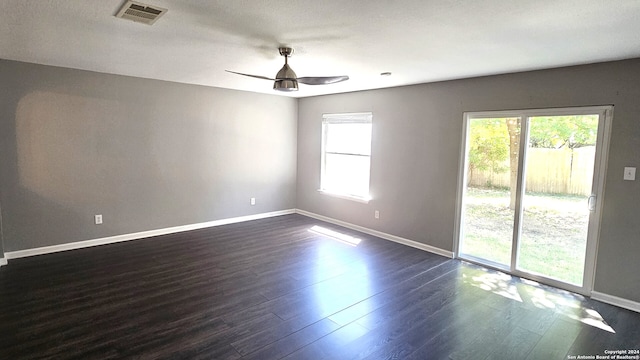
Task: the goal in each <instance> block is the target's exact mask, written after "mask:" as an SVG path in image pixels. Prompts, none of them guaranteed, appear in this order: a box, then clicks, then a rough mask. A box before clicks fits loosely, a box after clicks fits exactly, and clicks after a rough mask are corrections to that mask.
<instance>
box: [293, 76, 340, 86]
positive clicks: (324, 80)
mask: <svg viewBox="0 0 640 360" xmlns="http://www.w3.org/2000/svg"><path fill="white" fill-rule="evenodd" d="M297 80H298V82H299V83H302V84H306V85H329V84H335V83H339V82H342V81H347V80H349V77H348V76H346V75H344V76H324V77H322V76H320V77H313V76H308V77H299V78H298V79H297Z"/></svg>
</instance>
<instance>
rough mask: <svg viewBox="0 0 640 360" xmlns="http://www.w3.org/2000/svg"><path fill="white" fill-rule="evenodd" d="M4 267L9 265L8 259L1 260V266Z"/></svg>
mask: <svg viewBox="0 0 640 360" xmlns="http://www.w3.org/2000/svg"><path fill="white" fill-rule="evenodd" d="M2 265H7V259H5V258H0V266H2Z"/></svg>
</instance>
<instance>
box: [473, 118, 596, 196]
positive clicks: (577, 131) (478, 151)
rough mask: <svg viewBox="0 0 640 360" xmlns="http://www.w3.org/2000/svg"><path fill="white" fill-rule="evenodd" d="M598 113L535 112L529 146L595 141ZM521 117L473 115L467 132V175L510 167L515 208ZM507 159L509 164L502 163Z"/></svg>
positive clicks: (530, 130) (566, 144)
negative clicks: (559, 113)
mask: <svg viewBox="0 0 640 360" xmlns="http://www.w3.org/2000/svg"><path fill="white" fill-rule="evenodd" d="M597 128H598V115H573V116H537V117H532V118H530V121H529V146H530V147H535V148H552V149H559V148H562V147H568V148H570V149H575V148H578V147H582V146H590V145H595V143H596V137H597ZM520 129H521V119H520V118H519V117H517V118H496V119H473V121H471V124H470V135H469V144H470V148H469V179H471V178H472V176H473V172H474V170H479V171H485V170H489V171H491V172H493V173H501V172H504V171H506V170H507V169H509V171H510V174H509V175H510V188H511V200H510V204H509V205H510V208H511V209H515V199H516V186H517V180H518V161H519V153H520ZM507 159H509V167H508V168H507V167H506V166H505V162H506V160H507Z"/></svg>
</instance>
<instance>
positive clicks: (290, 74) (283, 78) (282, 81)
mask: <svg viewBox="0 0 640 360" xmlns="http://www.w3.org/2000/svg"><path fill="white" fill-rule="evenodd" d="M278 50H279V51H280V55H282V56H284V66H283V67H282V69H280V71H278V73H277V74H276V78H275V79H272V78H268V77H266V76H260V75H251V74H243V73H239V72H235V71H230V70H225V71H226V72H230V73H233V74H238V75H243V76H249V77H253V78H257V79H264V80H271V81H273V89H274V90H278V91H298V83H301V84H306V85H329V84H335V83H339V82H341V81H347V80H349V77H348V76H346V75H343V76H307V77H298V76H297V75H296V73H295V72H294V71H293V69H291V67H289V63H288V59H289V56H291V55H292V54H293V49H292V48H289V47H281V48H278Z"/></svg>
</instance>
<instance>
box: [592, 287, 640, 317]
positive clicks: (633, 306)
mask: <svg viewBox="0 0 640 360" xmlns="http://www.w3.org/2000/svg"><path fill="white" fill-rule="evenodd" d="M591 298H592V299H593V300H598V301H601V302H603V303H607V304H610V305H615V306H617V307H621V308H625V309H627V310H631V311H635V312H639V313H640V303H639V302H635V301H631V300H628V299H624V298H621V297H617V296H613V295H609V294H605V293H601V292H597V291H592V292H591Z"/></svg>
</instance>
